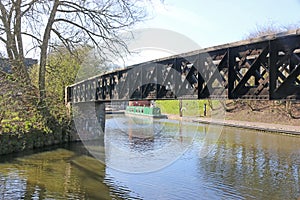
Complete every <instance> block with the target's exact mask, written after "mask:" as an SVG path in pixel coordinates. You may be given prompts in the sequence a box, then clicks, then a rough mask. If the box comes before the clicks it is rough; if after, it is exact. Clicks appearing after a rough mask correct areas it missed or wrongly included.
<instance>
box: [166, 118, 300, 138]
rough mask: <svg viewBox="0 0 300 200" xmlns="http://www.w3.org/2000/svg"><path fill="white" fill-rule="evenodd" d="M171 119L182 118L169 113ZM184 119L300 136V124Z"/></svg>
mask: <svg viewBox="0 0 300 200" xmlns="http://www.w3.org/2000/svg"><path fill="white" fill-rule="evenodd" d="M168 118H169V119H176V120H180V119H181V118H180V117H179V116H177V115H168ZM183 120H187V121H192V122H198V123H205V124H216V125H222V126H231V127H238V128H246V129H253V130H260V131H268V132H277V133H283V134H292V135H299V136H300V125H299V126H295V125H286V124H273V123H264V122H249V121H239V120H229V119H212V118H205V117H184V118H183Z"/></svg>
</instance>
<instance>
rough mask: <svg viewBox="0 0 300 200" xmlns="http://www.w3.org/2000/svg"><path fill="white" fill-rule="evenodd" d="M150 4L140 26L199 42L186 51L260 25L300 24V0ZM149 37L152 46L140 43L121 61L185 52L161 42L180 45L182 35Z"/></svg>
mask: <svg viewBox="0 0 300 200" xmlns="http://www.w3.org/2000/svg"><path fill="white" fill-rule="evenodd" d="M149 7H150V9H149V10H150V12H149V17H148V20H145V21H144V22H142V23H141V24H140V25H139V26H137V28H156V29H166V30H169V31H172V32H174V33H178V34H181V35H182V36H184V37H187V38H188V39H190V40H191V41H192V42H194V43H196V44H197V46H196V47H195V45H193V44H192V43H191V42H190V43H189V44H190V45H185V46H184V48H183V49H184V50H185V52H188V51H192V50H195V49H201V48H206V47H211V46H216V45H222V44H226V43H231V42H236V41H240V40H243V39H246V37H247V36H248V35H249V33H251V32H253V31H255V30H256V28H257V27H260V26H269V25H271V26H275V27H283V26H290V25H296V24H299V27H300V0H248V1H242V0H226V1H225V0H164V3H162V2H161V0H151V4H150V5H149ZM170 35H172V34H170ZM149 40H150V41H148V42H150V43H151V42H152V43H153V46H152V47H151V45H150V46H149V45H148V46H147V47H146V48H144V49H143V47H141V46H139V48H140V49H142V50H141V51H139V53H137V54H136V55H130V56H128V59H125V62H124V63H123V64H122V63H120V62H118V65H123V66H124V67H125V66H128V65H132V64H136V63H141V62H145V61H149V60H154V59H158V58H162V57H166V56H170V55H174V54H179V53H183V52H178V51H175V52H172V50H173V49H174V48H173V49H172V48H171V49H168V48H165V49H164V48H163V45H158V46H157V43H159V42H160V43H164V44H165V43H168V42H169V43H170V42H171V43H174V44H175V45H176V44H177V43H178V41H179V40H180V38H174V37H164V38H161V36H160V34H159V33H157V34H156V35H155V38H154V37H150V38H149ZM156 40H158V42H157V41H156ZM167 40H169V41H167ZM166 41H167V42H166ZM155 45H156V46H155ZM167 46H168V45H167ZM178 46H179V47H180V45H178ZM177 48H178V47H177ZM130 50H132V49H130Z"/></svg>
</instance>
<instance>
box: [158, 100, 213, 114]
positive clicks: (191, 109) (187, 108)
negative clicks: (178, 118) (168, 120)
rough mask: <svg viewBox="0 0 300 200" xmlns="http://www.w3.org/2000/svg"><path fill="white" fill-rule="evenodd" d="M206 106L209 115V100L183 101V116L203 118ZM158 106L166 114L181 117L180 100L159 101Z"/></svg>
mask: <svg viewBox="0 0 300 200" xmlns="http://www.w3.org/2000/svg"><path fill="white" fill-rule="evenodd" d="M204 104H206V109H207V114H209V110H210V108H209V103H208V100H182V108H183V116H200V115H201V116H203V112H204ZM213 104H214V102H213ZM156 106H157V107H159V108H160V109H161V112H162V113H164V114H173V115H179V100H158V101H156Z"/></svg>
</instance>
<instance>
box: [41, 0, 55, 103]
mask: <svg viewBox="0 0 300 200" xmlns="http://www.w3.org/2000/svg"><path fill="white" fill-rule="evenodd" d="M58 6H59V0H55V2H54V4H53V7H52V10H51V13H50V17H49V20H48V23H47V26H46V28H45V32H44V37H43V43H42V45H41V55H40V69H39V92H40V103H41V104H43V103H44V100H45V98H46V85H45V78H46V64H47V51H48V46H49V40H50V33H51V29H52V25H53V23H54V19H55V15H56V12H57V8H58Z"/></svg>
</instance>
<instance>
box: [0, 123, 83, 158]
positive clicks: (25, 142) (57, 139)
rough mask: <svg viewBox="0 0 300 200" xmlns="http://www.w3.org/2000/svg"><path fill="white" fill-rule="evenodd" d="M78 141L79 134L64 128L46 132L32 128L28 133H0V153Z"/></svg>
mask: <svg viewBox="0 0 300 200" xmlns="http://www.w3.org/2000/svg"><path fill="white" fill-rule="evenodd" d="M73 141H78V137H77V134H76V133H75V132H74V133H71V132H66V131H64V130H62V129H60V130H55V131H53V132H50V133H45V132H43V131H41V130H31V131H30V132H26V133H0V155H5V154H10V153H17V152H21V151H25V150H31V149H37V148H43V147H47V146H53V145H57V144H63V143H67V142H73Z"/></svg>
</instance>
